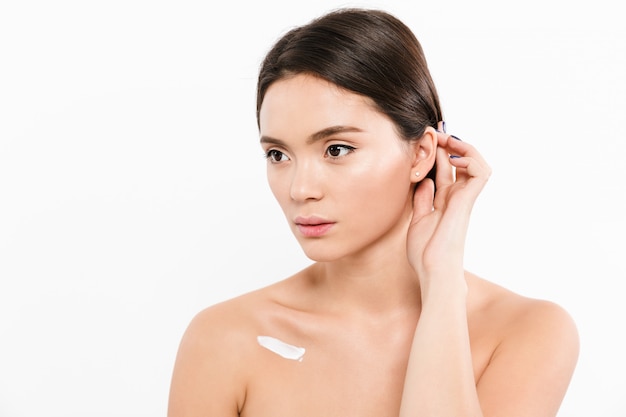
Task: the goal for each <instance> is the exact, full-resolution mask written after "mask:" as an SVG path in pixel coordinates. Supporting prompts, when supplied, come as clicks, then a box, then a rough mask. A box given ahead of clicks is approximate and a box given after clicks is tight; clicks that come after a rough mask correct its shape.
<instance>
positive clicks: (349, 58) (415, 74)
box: [256, 8, 443, 140]
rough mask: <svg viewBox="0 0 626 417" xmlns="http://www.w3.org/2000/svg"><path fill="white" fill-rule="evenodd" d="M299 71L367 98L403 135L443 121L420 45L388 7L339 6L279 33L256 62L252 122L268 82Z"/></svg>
mask: <svg viewBox="0 0 626 417" xmlns="http://www.w3.org/2000/svg"><path fill="white" fill-rule="evenodd" d="M302 73H305V74H310V75H314V76H317V77H320V78H322V79H325V80H327V81H329V82H331V83H333V84H336V85H337V86H339V87H341V88H343V89H346V90H349V91H351V92H354V93H357V94H360V95H363V96H366V97H369V98H370V99H372V100H373V101H374V103H375V105H376V106H377V107H378V110H379V111H381V112H382V113H384V114H386V115H387V116H388V117H389V118H390V119H391V120H392V121H393V122H394V123H395V125H396V127H397V129H398V133H399V134H400V135H401V136H402V137H403V138H404V139H406V140H411V139H418V138H420V137H422V135H423V134H424V131H425V129H426V127H427V126H432V127H433V128H435V129H436V128H437V123H438V122H439V121H440V120H443V117H442V112H441V108H440V105H439V98H438V96H437V90H436V89H435V85H434V83H433V80H432V78H431V76H430V72H429V71H428V67H427V64H426V59H425V57H424V53H423V51H422V47H421V45H420V44H419V42H418V40H417V38H416V37H415V35H414V34H413V33H412V32H411V30H410V29H409V28H408V27H407V26H406V25H405V24H404V23H402V22H401V21H400V20H398V19H397V18H396V17H394V16H392V15H390V14H388V13H387V12H383V11H380V10H367V9H356V8H345V9H339V10H335V11H332V12H330V13H328V14H326V15H323V16H321V17H319V18H317V19H315V20H313V21H311V22H310V23H308V24H306V25H304V26H300V27H296V28H294V29H292V30H290V31H289V32H287V33H286V34H285V35H284V36H282V37H281V38H280V39H279V40H278V41H277V42H276V43H275V44H274V46H273V47H272V48H271V50H270V51H269V52H268V54H267V55H266V57H265V59H264V60H263V62H262V64H261V68H260V72H259V78H258V84H257V105H256V115H257V124H258V123H259V112H260V109H261V105H262V103H263V98H264V97H265V93H266V92H267V89H268V88H269V86H270V85H271V84H272V83H274V82H276V81H278V80H280V79H282V78H285V77H289V76H293V75H296V74H302Z"/></svg>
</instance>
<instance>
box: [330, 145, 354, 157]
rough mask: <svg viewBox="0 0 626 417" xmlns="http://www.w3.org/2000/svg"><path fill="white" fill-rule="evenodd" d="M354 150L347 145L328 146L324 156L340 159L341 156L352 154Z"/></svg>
mask: <svg viewBox="0 0 626 417" xmlns="http://www.w3.org/2000/svg"><path fill="white" fill-rule="evenodd" d="M353 150H354V148H353V147H352V146H348V145H330V146H329V147H328V148H327V149H326V155H328V156H330V157H331V158H340V157H342V156H346V155H347V154H349V153H350V152H352V151H353Z"/></svg>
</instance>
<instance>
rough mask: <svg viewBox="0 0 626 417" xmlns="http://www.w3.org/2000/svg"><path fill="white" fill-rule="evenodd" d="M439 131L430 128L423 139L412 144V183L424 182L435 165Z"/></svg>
mask: <svg viewBox="0 0 626 417" xmlns="http://www.w3.org/2000/svg"><path fill="white" fill-rule="evenodd" d="M437 143H438V139H437V131H436V130H435V129H433V128H432V127H430V126H428V127H427V128H426V131H425V132H424V134H423V135H422V137H421V138H419V139H417V140H414V141H413V142H411V146H412V147H411V153H412V156H413V166H412V169H411V181H412V182H419V181H421V180H423V179H424V178H425V177H426V175H428V173H429V172H430V170H431V169H432V167H433V166H434V165H435V159H436V156H437Z"/></svg>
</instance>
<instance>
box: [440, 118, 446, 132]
mask: <svg viewBox="0 0 626 417" xmlns="http://www.w3.org/2000/svg"><path fill="white" fill-rule="evenodd" d="M441 128H442V129H443V133H446V121H445V120H442V121H441Z"/></svg>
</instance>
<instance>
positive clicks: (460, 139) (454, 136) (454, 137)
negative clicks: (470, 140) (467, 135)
mask: <svg viewBox="0 0 626 417" xmlns="http://www.w3.org/2000/svg"><path fill="white" fill-rule="evenodd" d="M450 136H451V137H453V138H454V139H456V140H461V139H459V138H457V137H456V136H454V135H450ZM461 142H463V141H462V140H461Z"/></svg>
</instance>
